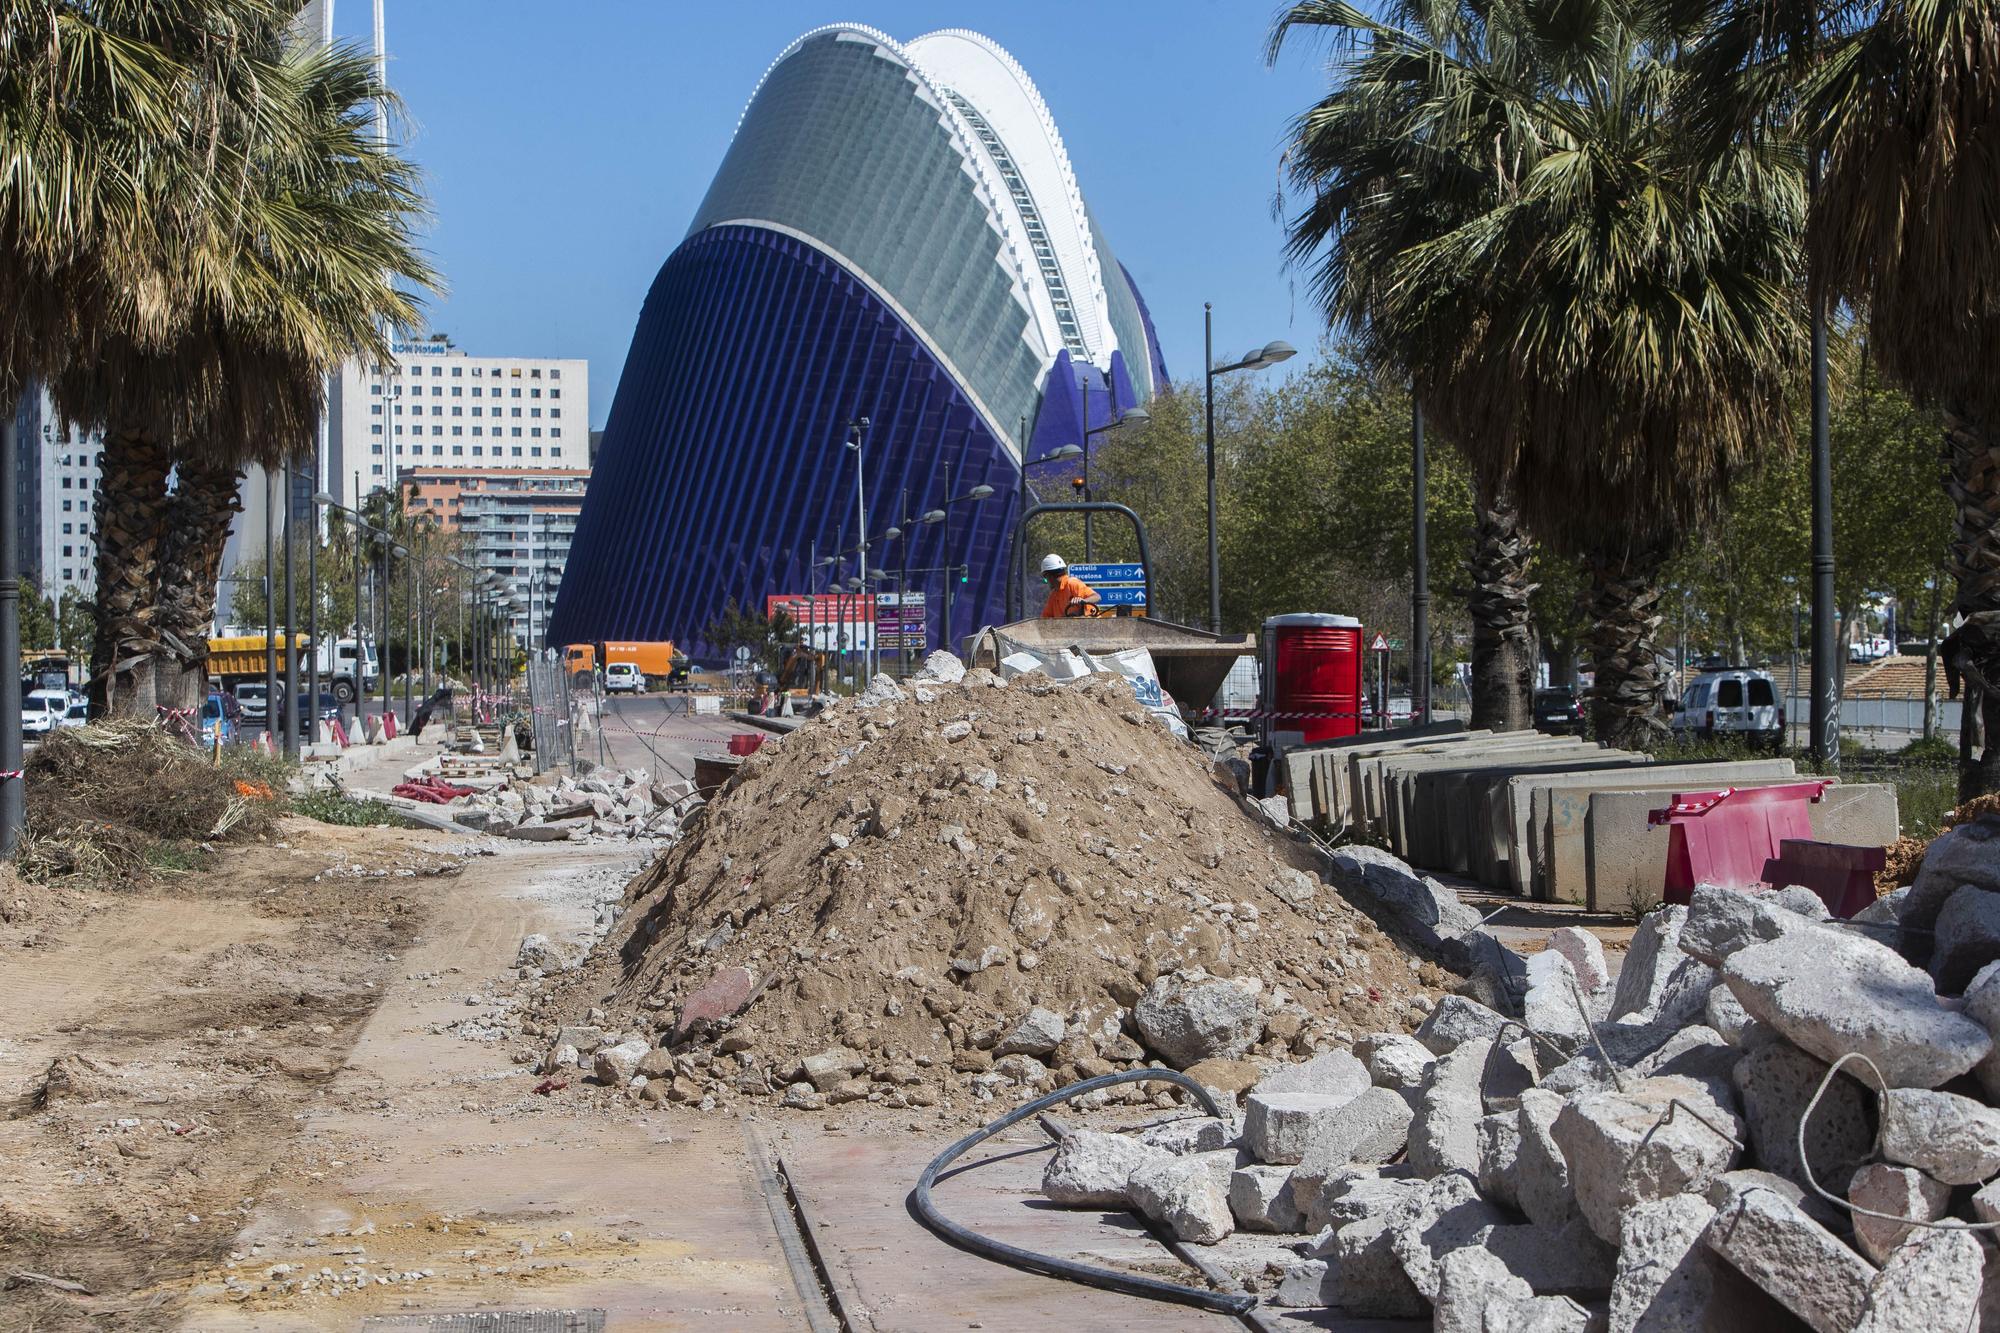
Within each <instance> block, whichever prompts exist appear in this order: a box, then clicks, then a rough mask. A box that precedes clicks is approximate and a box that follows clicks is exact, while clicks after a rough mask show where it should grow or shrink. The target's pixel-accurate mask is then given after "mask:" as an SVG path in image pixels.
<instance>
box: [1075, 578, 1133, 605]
mask: <svg viewBox="0 0 2000 1333" xmlns="http://www.w3.org/2000/svg"><path fill="white" fill-rule="evenodd" d="M1084 582H1085V583H1089V582H1090V580H1089V579H1085V580H1084ZM1093 586H1095V585H1093ZM1097 604H1098V605H1099V606H1144V605H1145V604H1146V590H1145V589H1144V588H1098V589H1097Z"/></svg>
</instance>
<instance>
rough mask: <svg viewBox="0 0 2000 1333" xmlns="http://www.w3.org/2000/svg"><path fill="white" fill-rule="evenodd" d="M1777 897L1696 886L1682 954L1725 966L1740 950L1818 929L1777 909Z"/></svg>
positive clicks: (1690, 904)
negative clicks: (1803, 931)
mask: <svg viewBox="0 0 2000 1333" xmlns="http://www.w3.org/2000/svg"><path fill="white" fill-rule="evenodd" d="M1774 896H1775V895H1773V894H1770V893H1767V892H1763V891H1761V890H1743V889H1724V888H1718V887H1716V886H1715V885H1713V884H1697V885H1695V886H1694V892H1693V893H1692V895H1691V896H1690V898H1689V901H1688V917H1687V925H1686V926H1685V927H1684V928H1683V929H1682V931H1681V937H1680V947H1681V951H1682V952H1683V953H1686V954H1688V955H1690V956H1691V957H1694V958H1699V959H1700V960H1701V961H1702V962H1704V963H1707V964H1708V965H1709V966H1711V967H1721V966H1722V965H1723V964H1724V963H1726V962H1728V961H1729V959H1730V958H1731V957H1732V956H1733V955H1734V954H1735V953H1736V952H1737V951H1738V950H1740V949H1747V948H1749V947H1750V946H1751V945H1753V944H1766V943H1769V942H1770V941H1772V940H1775V939H1779V938H1782V937H1783V936H1785V935H1789V934H1792V933H1794V932H1796V931H1801V930H1810V929H1813V928H1814V925H1813V922H1812V921H1809V920H1807V919H1806V918H1805V917H1802V916H1800V915H1798V914H1797V913H1796V912H1790V911H1786V910H1785V909H1784V908H1782V907H1779V906H1777V905H1776V904H1775V903H1774V902H1773V901H1772V899H1773V897H1774Z"/></svg>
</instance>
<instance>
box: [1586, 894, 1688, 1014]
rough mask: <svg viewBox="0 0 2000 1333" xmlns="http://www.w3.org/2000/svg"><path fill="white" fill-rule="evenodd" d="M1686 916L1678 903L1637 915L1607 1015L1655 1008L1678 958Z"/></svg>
mask: <svg viewBox="0 0 2000 1333" xmlns="http://www.w3.org/2000/svg"><path fill="white" fill-rule="evenodd" d="M1687 919H1688V909H1687V908H1685V907H1680V906H1668V907H1656V908H1654V909H1653V910H1652V911H1650V912H1648V913H1646V915H1645V916H1644V917H1643V918H1641V919H1640V921H1639V928H1638V929H1637V930H1635V931H1633V932H1632V943H1631V944H1630V945H1629V946H1628V947H1627V948H1626V950H1625V963H1624V965H1623V966H1622V967H1620V968H1619V969H1618V987H1617V989H1616V990H1615V991H1613V992H1612V996H1611V1007H1610V1009H1609V1010H1608V1011H1607V1012H1606V1016H1607V1017H1610V1018H1621V1017H1623V1016H1625V1015H1626V1014H1645V1013H1651V1012H1652V1011H1653V1010H1655V1009H1657V1008H1659V1004H1660V996H1661V993H1662V989H1663V988H1664V987H1665V985H1666V982H1667V978H1668V977H1669V976H1670V975H1672V973H1673V970H1674V968H1675V967H1676V966H1678V965H1679V963H1680V961H1681V958H1680V953H1679V949H1680V947H1681V935H1682V932H1683V931H1684V930H1685V928H1686V926H1687Z"/></svg>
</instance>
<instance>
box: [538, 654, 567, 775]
mask: <svg viewBox="0 0 2000 1333" xmlns="http://www.w3.org/2000/svg"><path fill="white" fill-rule="evenodd" d="M528 716H529V718H530V719H531V721H532V723H533V730H534V736H535V772H537V773H546V772H548V771H549V770H550V769H551V768H558V767H562V766H565V765H566V766H567V767H568V769H569V771H570V773H571V774H574V773H575V772H576V731H577V726H576V723H577V701H576V699H575V697H574V696H573V695H572V694H571V693H570V681H569V672H568V671H567V670H566V669H565V668H564V665H563V661H562V658H561V656H560V655H559V654H558V653H557V652H556V651H555V650H554V649H548V650H546V651H544V652H543V653H541V654H540V655H538V656H535V657H530V658H529V659H528Z"/></svg>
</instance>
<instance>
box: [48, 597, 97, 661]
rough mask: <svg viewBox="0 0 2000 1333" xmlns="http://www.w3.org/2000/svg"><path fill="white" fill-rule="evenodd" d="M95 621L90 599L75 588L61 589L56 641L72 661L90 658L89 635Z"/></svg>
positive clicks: (57, 611)
mask: <svg viewBox="0 0 2000 1333" xmlns="http://www.w3.org/2000/svg"><path fill="white" fill-rule="evenodd" d="M95 621H96V616H95V615H94V614H93V612H92V611H91V607H90V599H89V598H87V597H85V596H84V595H83V594H82V593H80V592H78V591H77V590H76V589H75V588H65V589H63V595H62V601H61V602H60V603H59V604H58V605H57V607H56V643H57V646H58V647H60V648H61V649H62V650H63V651H64V652H65V653H68V654H69V656H70V660H71V661H72V662H88V661H89V660H90V635H91V630H92V627H93V626H94V624H95Z"/></svg>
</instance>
